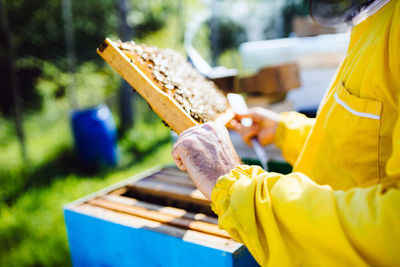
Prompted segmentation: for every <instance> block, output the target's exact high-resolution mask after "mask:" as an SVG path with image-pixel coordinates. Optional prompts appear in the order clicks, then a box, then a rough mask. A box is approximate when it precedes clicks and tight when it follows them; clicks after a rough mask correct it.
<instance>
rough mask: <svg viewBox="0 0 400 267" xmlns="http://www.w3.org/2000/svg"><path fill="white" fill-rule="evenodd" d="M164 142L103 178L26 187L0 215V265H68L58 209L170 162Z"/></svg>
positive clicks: (76, 177)
mask: <svg viewBox="0 0 400 267" xmlns="http://www.w3.org/2000/svg"><path fill="white" fill-rule="evenodd" d="M170 151H171V144H170V143H166V144H163V145H161V146H159V147H157V148H155V149H154V150H153V151H152V152H151V153H150V154H148V155H146V156H144V157H143V158H142V159H141V161H140V162H137V163H136V164H133V165H132V166H131V167H129V168H126V169H124V170H118V171H112V172H110V173H107V175H105V177H101V176H81V175H77V174H71V175H68V176H66V177H62V179H55V180H54V181H52V182H51V183H50V184H49V185H47V186H43V187H37V188H30V189H29V190H27V191H26V192H24V193H23V194H22V195H21V196H20V197H19V198H18V199H17V200H16V201H15V203H13V204H12V205H11V206H7V205H5V204H3V205H2V207H1V213H0V239H1V242H0V266H69V265H70V258H69V252H68V244H67V239H66V229H65V225H64V218H63V213H62V206H63V205H64V204H66V203H68V202H71V201H73V200H75V199H77V198H80V197H83V196H85V195H87V194H90V193H92V192H94V191H97V190H99V189H101V188H104V187H106V186H109V185H112V184H115V183H116V182H119V181H121V180H123V179H125V178H128V177H130V176H132V175H134V174H136V173H139V172H141V171H143V170H146V169H148V168H151V167H154V166H156V165H159V164H168V163H171V157H170Z"/></svg>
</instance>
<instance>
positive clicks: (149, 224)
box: [64, 166, 258, 267]
mask: <svg viewBox="0 0 400 267" xmlns="http://www.w3.org/2000/svg"><path fill="white" fill-rule="evenodd" d="M169 170H171V168H163V167H162V166H159V167H155V168H152V169H150V170H148V171H146V172H144V173H141V174H139V175H136V176H134V177H132V178H129V179H126V180H124V181H122V182H120V183H118V184H116V185H113V186H110V187H108V188H105V189H103V190H100V191H98V192H96V193H93V194H91V195H89V196H87V197H84V198H81V199H79V200H77V201H74V202H72V203H70V204H67V205H65V206H64V216H65V222H66V226H67V233H68V241H69V246H70V253H71V258H72V263H73V265H74V266H75V267H77V266H85V267H86V266H118V267H120V266H194V267H197V266H198V267H200V266H201V267H207V266H210V267H211V266H230V267H235V266H236V267H238V266H258V265H257V264H256V262H255V261H254V259H253V258H252V257H251V255H250V253H249V252H248V250H247V249H246V248H245V247H244V246H243V245H242V244H240V243H237V242H235V241H234V240H232V239H230V238H229V236H226V232H224V233H225V234H224V233H216V231H221V230H219V229H216V230H215V229H214V230H213V229H211V231H209V229H204V230H201V229H200V230H198V229H195V228H196V227H194V228H190V227H184V226H183V227H178V226H176V225H177V224H176V223H177V222H174V221H172V222H167V223H160V222H159V221H157V220H152V219H146V217H140V216H135V215H132V214H130V212H129V210H128V211H126V210H125V211H124V210H119V208H118V207H117V208H116V209H114V208H113V207H111V208H109V207H106V206H103V205H102V203H101V202H100V203H96V202H93V200H96V199H97V200H105V202H107V200H110V203H111V202H113V201H114V199H116V200H120V201H123V199H124V197H122V196H123V193H121V189H124V188H126V187H127V186H132V185H133V186H135V185H137V187H138V189H139V190H141V189H142V188H143V186H142V185H140V183H139V184H138V182H140V181H143V182H145V181H144V180H145V179H148V178H152V179H156V180H153V181H159V179H166V178H167V177H165V175H166V171H169ZM163 171H164V172H163ZM174 171H177V169H174ZM162 175H164V176H162ZM174 177H175V179H177V178H178V176H177V175H175V176H170V177H169V178H172V180H174V179H173V178H174ZM167 180H168V179H167ZM167 180H164V182H167ZM183 182H185V181H183ZM182 186H184V183H182ZM193 187H194V185H193ZM154 190H157V188H154ZM190 196H194V200H195V201H199V200H200V199H201V197H200V196H195V195H193V194H191V195H190ZM128 198H129V197H125V200H127V199H128ZM203 198H204V197H203ZM204 200H206V199H205V198H204ZM131 202H134V200H133V198H132V200H131ZM139 202H140V201H139ZM114 203H116V204H118V202H114ZM119 204H121V206H122V207H128V206H129V205H131V206H134V204H129V200H128V202H127V203H125V205H124V203H123V202H119ZM203 204H204V203H203ZM207 204H208V203H207ZM146 205H149V206H151V205H153V204H151V203H150V202H148V203H147V204H146ZM153 206H157V205H153ZM137 207H140V206H137ZM166 208H168V207H163V208H158V209H157V210H156V211H159V212H160V213H164V212H165V213H168V212H167V211H165V209H166ZM172 209H173V208H172ZM178 210H179V209H178ZM193 215H196V214H194V213H191V212H190V211H188V210H186V212H185V213H184V214H183V215H180V216H179V217H182V218H183V220H185V218H187V216H193ZM197 215H199V214H197ZM203 215H204V214H203ZM192 218H196V216H194V217H192ZM176 219H177V218H175V219H174V220H176ZM195 220H197V222H199V221H202V222H205V223H207V222H209V223H215V221H216V219H215V218H213V217H207V216H203V217H202V218H197V219H195ZM178 225H179V222H178ZM193 226H196V225H193ZM200 228H201V225H200Z"/></svg>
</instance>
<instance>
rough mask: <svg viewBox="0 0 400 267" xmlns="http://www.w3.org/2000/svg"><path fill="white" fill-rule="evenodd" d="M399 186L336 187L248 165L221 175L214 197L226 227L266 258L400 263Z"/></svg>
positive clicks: (298, 262)
mask: <svg viewBox="0 0 400 267" xmlns="http://www.w3.org/2000/svg"><path fill="white" fill-rule="evenodd" d="M399 160H400V159H399ZM399 160H398V161H397V162H400V161H399ZM399 187H400V182H399V180H397V182H392V183H391V184H386V185H382V184H381V185H376V186H373V187H369V188H355V189H353V190H350V191H347V192H343V191H334V190H332V189H331V188H330V187H329V186H320V185H317V184H316V183H314V182H313V181H312V180H311V179H309V178H308V177H306V176H305V175H303V174H301V173H291V174H289V175H281V174H276V173H267V172H265V171H263V170H262V169H261V168H259V167H256V166H246V165H242V166H239V167H237V168H235V169H234V170H232V171H231V172H230V173H229V174H227V175H225V176H221V177H220V178H219V180H218V182H217V184H216V186H215V187H214V190H213V193H212V198H211V200H212V208H213V210H214V211H215V212H216V214H217V215H218V218H219V225H220V227H221V228H223V229H225V230H226V231H227V232H228V233H229V234H231V236H232V237H233V238H234V239H235V240H237V241H238V242H241V243H244V244H245V245H246V247H247V248H248V249H249V251H250V253H251V254H252V255H253V256H254V258H255V259H256V260H257V262H258V263H259V264H260V265H262V266H341V265H342V266H368V265H373V266H399V265H400V253H399V244H400V191H399Z"/></svg>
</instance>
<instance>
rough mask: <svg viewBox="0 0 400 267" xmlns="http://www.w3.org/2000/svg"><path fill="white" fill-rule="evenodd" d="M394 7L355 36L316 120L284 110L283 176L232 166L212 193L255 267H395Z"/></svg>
mask: <svg viewBox="0 0 400 267" xmlns="http://www.w3.org/2000/svg"><path fill="white" fill-rule="evenodd" d="M399 92H400V1H396V0H392V1H391V2H389V3H388V4H387V5H386V6H384V7H383V8H382V9H381V10H379V11H378V12H377V13H376V14H374V15H373V16H371V17H370V18H368V19H367V20H365V21H364V22H362V23H361V24H359V25H357V26H356V27H355V28H354V29H353V31H352V36H351V41H350V46H349V50H348V56H347V58H346V59H345V60H344V62H343V63H342V65H341V67H340V68H339V70H338V75H337V77H336V79H335V80H334V81H333V83H332V85H331V87H330V88H329V90H328V92H327V94H326V96H325V97H324V100H323V101H322V103H321V106H320V109H319V111H318V115H317V118H316V119H315V120H314V119H308V118H306V117H304V116H302V115H300V114H298V113H285V114H282V115H281V121H280V124H279V127H278V130H277V137H276V144H277V145H278V146H279V147H280V148H281V149H282V153H283V155H284V157H285V158H286V159H287V160H288V162H290V163H291V164H293V165H294V172H293V173H291V174H289V175H281V174H277V173H267V172H265V171H263V170H262V169H261V168H259V167H254V166H253V167H250V166H245V165H242V166H239V167H237V168H236V169H234V170H232V171H231V172H230V173H229V174H226V175H224V176H221V177H220V178H219V179H218V182H217V184H216V186H215V187H214V189H213V192H212V208H213V209H214V211H215V212H216V213H217V214H218V216H219V224H220V227H222V228H224V229H225V230H227V231H228V232H229V233H230V234H231V235H232V237H233V238H234V239H236V240H237V241H239V242H242V243H244V244H245V245H246V246H247V248H248V249H249V251H250V252H251V253H252V255H253V256H254V257H255V259H256V260H257V261H258V263H260V264H261V265H262V266H369V265H372V266H400V117H399V107H400V94H399Z"/></svg>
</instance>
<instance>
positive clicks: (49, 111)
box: [0, 0, 348, 266]
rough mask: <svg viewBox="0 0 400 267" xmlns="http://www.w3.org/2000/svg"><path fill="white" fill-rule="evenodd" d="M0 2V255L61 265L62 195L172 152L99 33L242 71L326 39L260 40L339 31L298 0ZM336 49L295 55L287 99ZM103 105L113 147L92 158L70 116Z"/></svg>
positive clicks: (327, 73)
mask: <svg viewBox="0 0 400 267" xmlns="http://www.w3.org/2000/svg"><path fill="white" fill-rule="evenodd" d="M0 11H1V14H0V16H1V25H0V26H1V27H0V88H1V89H0V205H1V206H0V209H1V210H0V266H69V265H70V264H71V262H70V256H69V252H68V243H67V238H66V230H65V226H64V219H63V214H62V206H63V205H64V204H66V203H68V202H71V201H73V200H75V199H77V198H79V197H82V196H85V195H87V194H89V193H92V192H94V191H96V190H99V189H101V188H104V187H106V186H108V185H111V184H114V183H116V182H118V181H120V180H122V179H125V178H127V177H130V176H132V175H134V174H136V173H138V172H140V171H142V170H145V169H148V168H150V167H153V166H156V165H158V164H170V163H172V159H171V156H170V152H171V148H172V142H173V141H172V138H171V134H170V129H169V128H167V127H165V126H164V124H163V123H162V121H161V120H160V119H159V118H158V116H157V115H156V114H154V113H153V112H152V111H151V109H150V108H149V107H148V105H147V103H146V102H145V101H144V100H143V99H142V98H141V97H140V96H139V95H138V94H137V93H132V90H131V88H129V87H127V86H126V85H124V83H123V81H122V80H121V77H120V76H119V75H118V74H117V73H116V72H115V71H114V70H112V68H111V67H110V66H108V65H107V64H106V63H105V62H104V61H103V60H102V59H101V58H100V57H99V56H98V55H97V53H96V48H97V47H98V46H99V45H100V44H101V43H102V41H103V40H104V39H105V37H108V38H110V39H112V40H119V39H121V40H124V41H126V40H134V41H135V42H137V43H145V44H147V45H153V46H158V47H163V48H164V47H169V48H173V49H175V50H177V51H179V52H181V53H182V54H184V55H185V53H186V51H187V48H188V47H193V48H194V49H195V50H196V51H197V52H198V53H199V54H200V55H201V56H202V57H203V58H204V59H205V60H206V61H207V62H208V63H209V64H210V65H211V66H213V67H215V66H224V67H226V68H231V69H236V70H237V71H238V73H239V75H247V74H251V73H254V72H255V71H257V70H258V69H259V68H260V67H262V65H263V63H265V65H268V64H270V65H271V64H272V65H273V64H279V63H286V61H296V60H297V59H298V57H297V55H298V54H302V53H303V54H307V53H306V52H305V49H307V47H308V49H309V50H310V49H311V50H314V51H319V50H321V51H322V50H323V49H321V46H315V47H311V48H310V45H311V46H312V44H315V42H312V43H310V45H308V43H302V44H299V46H296V48H293V49H297V50H298V51H297V50H296V51H295V52H293V51H292V52H293V53H292V54H290V55H289V52H287V50H285V51H286V52H285V51H283V52H282V53H283V54H282V56H279V57H278V59H276V58H275V59H272V57H268V55H269V54H268V53H270V52H268V51H264V52H262V51H263V50H262V49H261V50H260V51H261V52H260V51H258V50H257V49H258V48H257V44H258V43H256V41H261V40H271V39H277V38H286V37H290V38H296V37H306V36H315V35H318V34H321V33H325V34H327V33H329V34H331V33H336V32H338V31H339V32H342V31H344V30H343V29H341V30H334V29H327V28H322V27H318V26H317V25H315V24H314V23H313V22H312V21H311V19H310V18H309V17H308V5H307V1H302V0H247V1H245V0H243V1H239V0H208V1H206V0H164V1H163V0H148V1H138V0H97V1H94V0H92V1H89V0H84V1H82V0H35V1H32V0H0ZM340 36H341V37H340V38H342V39H340V38H339V37H335V38H336V39H337V40H338V43H337V44H336V45H333V46H332V48H331V50H329V51H322V52H323V53H330V54H333V55H336V54H340V55H342V54H343V53H344V51H345V46H346V42H347V41H348V40H347V39H346V38H347V37H346V36H342V35H340ZM335 38H334V39H335ZM338 38H339V39H338ZM291 40H295V39H291ZM330 40H331V39H329V40H327V41H326V42H328V43H329V41H330ZM246 42H250V43H247V44H244V43H246ZM319 42H321V43H322V44H324V40H322V41H321V40H319ZM252 45H254V46H252ZM277 46H278V47H277V48H280V47H284V46H285V44H284V43H282V44H277ZM286 46H287V45H286ZM322 46H324V45H322ZM253 48H254V50H252V49H253ZM275 48H276V47H275ZM325 48H326V46H325ZM318 49H319V50H318ZM257 51H258V52H257ZM278 52H279V51H278ZM278 52H277V53H278ZM322 52H321V53H322ZM254 53H255V54H254ZM257 53H261V54H260V55H261V57H260V56H259V54H257ZM262 55H264V56H265V57H268V58H267V59H265V61H262V62H258V61H257V60H256V59H251V57H252V56H253V57H255V58H263V57H262ZM340 55H339V56H338V57H336V56H335V57H334V60H329V58H328V60H326V59H327V58H325V57H322V56H318V54H317V56H316V57H314V59H315V58H317V59H318V60H317V61H318V64H319V65H318V64H310V60H311V59H312V58H310V57H308V58H307V59H306V60H303V61H302V62H300V74H301V78H302V79H303V80H302V84H303V87H302V88H301V89H298V90H295V91H293V93H291V94H289V95H288V96H287V97H286V101H292V102H293V103H292V107H293V108H294V109H297V110H299V109H304V110H315V109H316V108H317V105H318V101H319V100H320V98H321V97H322V95H323V91H324V90H325V89H326V86H327V85H328V84H329V79H330V77H331V75H332V74H333V73H334V69H335V68H336V66H337V64H338V62H339V61H340V60H338V58H339V59H340V58H341V56H340ZM268 59H270V62H268ZM263 60H264V59H263ZM276 60H278V61H276ZM279 61H282V62H279ZM321 61H322V63H321ZM326 61H328V63H326ZM331 61H332V62H331ZM329 62H331V63H329ZM324 64H325V65H324ZM320 65H324V67H323V68H321V67H319V66H320ZM316 66H318V67H316ZM303 67H304V68H306V67H308V68H309V69H314V70H315V71H316V73H317V75H315V72H314V73H313V72H306V71H303ZM310 73H311V74H310ZM307 79H308V80H307ZM307 81H308V82H309V84H310V86H304V85H307ZM313 86H314V87H316V88H319V89H320V90H315V91H313V90H311V89H310V88H312V87H313ZM307 90H308V91H307ZM310 90H311V91H310ZM304 99H308V100H310V99H311V100H312V103H308V104H307V103H306V104H305V103H303V102H304V101H303V100H304ZM104 105H106V106H104ZM99 106H100V107H106V109H107V107H108V108H109V109H110V110H111V112H112V118H113V121H114V122H115V124H116V133H117V136H118V137H117V143H118V145H117V146H116V147H114V148H113V149H114V151H113V153H115V155H117V158H116V159H115V162H101V163H97V164H92V163H88V162H85V161H84V160H82V158H81V157H80V155H79V153H78V152H77V150H76V149H75V144H74V137H73V128H72V118H73V116H74V114H77V112H80V111H85V110H88V109H89V110H93V108H96V107H99ZM103 111H104V110H103ZM104 112H106V113H103V115H104V114H106V115H107V114H108V113H107V112H108V111H107V110H106V111H104Z"/></svg>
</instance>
